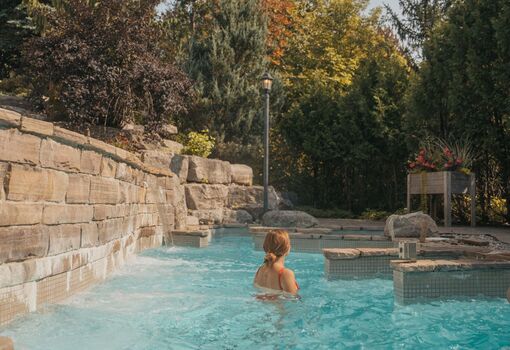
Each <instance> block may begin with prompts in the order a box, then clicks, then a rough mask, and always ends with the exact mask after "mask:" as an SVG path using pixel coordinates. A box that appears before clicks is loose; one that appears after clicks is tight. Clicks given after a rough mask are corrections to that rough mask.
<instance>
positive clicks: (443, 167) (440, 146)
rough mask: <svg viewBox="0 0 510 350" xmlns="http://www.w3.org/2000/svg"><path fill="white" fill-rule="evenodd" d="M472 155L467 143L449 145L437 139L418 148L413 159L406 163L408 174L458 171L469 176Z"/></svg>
mask: <svg viewBox="0 0 510 350" xmlns="http://www.w3.org/2000/svg"><path fill="white" fill-rule="evenodd" d="M472 153H473V152H472V148H471V145H470V144H469V142H464V143H463V144H461V143H452V144H449V143H447V142H446V141H443V140H440V139H437V140H435V141H433V142H426V143H424V144H423V145H422V146H421V147H420V150H419V152H418V155H417V156H416V157H415V159H414V160H411V161H409V162H408V169H409V172H410V173H420V172H432V171H460V172H463V173H465V174H469V172H470V170H469V167H470V166H471V163H472V158H473V157H472Z"/></svg>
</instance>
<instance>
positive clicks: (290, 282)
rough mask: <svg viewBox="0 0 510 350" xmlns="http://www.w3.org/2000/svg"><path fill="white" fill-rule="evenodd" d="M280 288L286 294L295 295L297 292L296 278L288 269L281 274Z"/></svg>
mask: <svg viewBox="0 0 510 350" xmlns="http://www.w3.org/2000/svg"><path fill="white" fill-rule="evenodd" d="M282 287H283V290H284V291H286V292H287V293H290V294H294V295H296V294H297V292H298V286H297V283H296V277H295V276H294V272H293V271H292V270H289V269H285V270H284V271H283V274H282Z"/></svg>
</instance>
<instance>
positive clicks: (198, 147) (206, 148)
mask: <svg viewBox="0 0 510 350" xmlns="http://www.w3.org/2000/svg"><path fill="white" fill-rule="evenodd" d="M214 141H215V140H214V137H212V136H210V135H209V130H203V131H202V132H195V131H191V132H190V133H188V135H187V137H186V140H185V143H184V148H183V153H184V154H190V155H194V156H199V157H204V158H207V157H209V156H210V155H211V153H212V150H213V148H214Z"/></svg>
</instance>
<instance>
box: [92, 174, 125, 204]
mask: <svg viewBox="0 0 510 350" xmlns="http://www.w3.org/2000/svg"><path fill="white" fill-rule="evenodd" d="M89 200H90V203H91V204H117V202H118V200H119V181H117V180H115V179H110V178H102V177H93V178H92V179H91V180H90V199H89Z"/></svg>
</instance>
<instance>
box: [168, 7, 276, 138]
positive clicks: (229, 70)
mask: <svg viewBox="0 0 510 350" xmlns="http://www.w3.org/2000/svg"><path fill="white" fill-rule="evenodd" d="M176 6H179V4H177V5H176ZM205 6H208V8H207V15H206V17H207V16H209V17H207V18H209V19H210V21H209V22H207V25H204V26H200V25H195V26H194V28H192V33H191V35H190V44H189V45H190V47H189V53H188V57H187V61H186V62H185V70H186V71H187V72H188V74H189V76H190V77H191V78H192V79H193V80H194V81H195V86H196V89H197V91H198V102H197V105H196V108H195V109H194V111H193V112H192V113H191V114H190V115H189V117H188V118H186V120H183V125H182V126H184V127H185V128H186V127H188V128H194V129H197V128H200V127H201V128H207V129H209V130H210V131H211V133H212V134H213V136H214V137H215V138H216V139H217V140H218V141H219V142H236V143H244V144H246V143H249V142H250V141H253V140H254V139H256V138H259V136H260V134H261V121H262V120H261V118H260V117H259V116H260V110H261V98H260V87H259V85H260V77H261V76H262V74H263V72H264V69H265V67H266V62H265V55H266V38H267V28H266V27H267V26H266V16H265V15H264V12H263V10H262V7H261V3H260V0H246V1H234V0H219V1H215V2H206V5H205ZM202 11H204V10H203V8H202Z"/></svg>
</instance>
